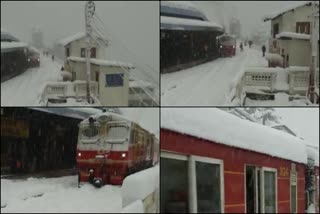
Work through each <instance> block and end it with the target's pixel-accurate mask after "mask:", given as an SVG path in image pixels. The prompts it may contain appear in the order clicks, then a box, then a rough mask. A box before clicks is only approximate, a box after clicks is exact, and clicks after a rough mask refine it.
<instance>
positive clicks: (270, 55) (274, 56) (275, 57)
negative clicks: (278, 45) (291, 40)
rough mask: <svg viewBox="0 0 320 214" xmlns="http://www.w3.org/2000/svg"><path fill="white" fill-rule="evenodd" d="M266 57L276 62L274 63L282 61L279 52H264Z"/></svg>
mask: <svg viewBox="0 0 320 214" xmlns="http://www.w3.org/2000/svg"><path fill="white" fill-rule="evenodd" d="M266 59H267V60H269V61H271V62H276V63H280V64H282V63H283V58H282V56H280V55H279V54H274V53H268V54H266Z"/></svg>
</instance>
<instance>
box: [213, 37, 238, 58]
mask: <svg viewBox="0 0 320 214" xmlns="http://www.w3.org/2000/svg"><path fill="white" fill-rule="evenodd" d="M217 40H218V46H219V55H220V57H229V56H235V55H236V49H237V42H236V38H235V37H234V36H230V35H222V36H219V37H218V38H217Z"/></svg>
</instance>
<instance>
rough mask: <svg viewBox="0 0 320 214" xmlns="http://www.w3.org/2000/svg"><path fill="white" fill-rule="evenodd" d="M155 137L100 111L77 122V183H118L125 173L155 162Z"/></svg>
mask: <svg viewBox="0 0 320 214" xmlns="http://www.w3.org/2000/svg"><path fill="white" fill-rule="evenodd" d="M158 145H159V143H158V141H157V139H156V137H155V136H154V135H153V134H152V133H150V132H149V131H147V130H145V129H143V128H142V127H141V126H139V125H138V124H137V123H134V122H132V121H129V120H128V119H126V118H124V117H122V116H121V115H118V114H114V113H110V112H108V113H102V114H100V115H96V116H92V117H90V118H88V119H86V120H84V121H82V122H81V123H80V125H79V138H78V145H77V158H76V159H77V166H78V176H79V177H78V179H79V185H80V183H82V182H90V183H92V184H93V185H95V186H96V187H101V186H102V185H105V184H113V185H121V184H122V182H123V180H124V178H125V177H126V176H127V175H130V174H133V173H135V172H138V171H141V170H143V169H146V168H149V167H152V166H153V165H154V164H155V163H157V162H158V155H157V154H158V150H159V147H158Z"/></svg>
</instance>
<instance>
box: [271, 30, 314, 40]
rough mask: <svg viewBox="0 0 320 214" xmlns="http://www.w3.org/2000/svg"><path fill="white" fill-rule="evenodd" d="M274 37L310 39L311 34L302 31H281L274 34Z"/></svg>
mask: <svg viewBox="0 0 320 214" xmlns="http://www.w3.org/2000/svg"><path fill="white" fill-rule="evenodd" d="M276 38H277V39H281V38H291V39H302V40H310V38H311V36H310V35H309V34H303V33H293V32H281V33H279V34H277V35H276Z"/></svg>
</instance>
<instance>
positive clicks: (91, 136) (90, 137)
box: [80, 125, 99, 143]
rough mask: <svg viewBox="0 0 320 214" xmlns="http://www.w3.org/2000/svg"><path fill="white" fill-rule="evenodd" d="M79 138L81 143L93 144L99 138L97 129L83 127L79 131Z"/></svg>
mask: <svg viewBox="0 0 320 214" xmlns="http://www.w3.org/2000/svg"><path fill="white" fill-rule="evenodd" d="M80 136H81V140H82V142H83V143H93V142H95V141H96V140H97V139H98V138H99V127H98V126H96V125H89V126H85V127H83V128H82V129H81V133H80Z"/></svg>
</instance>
